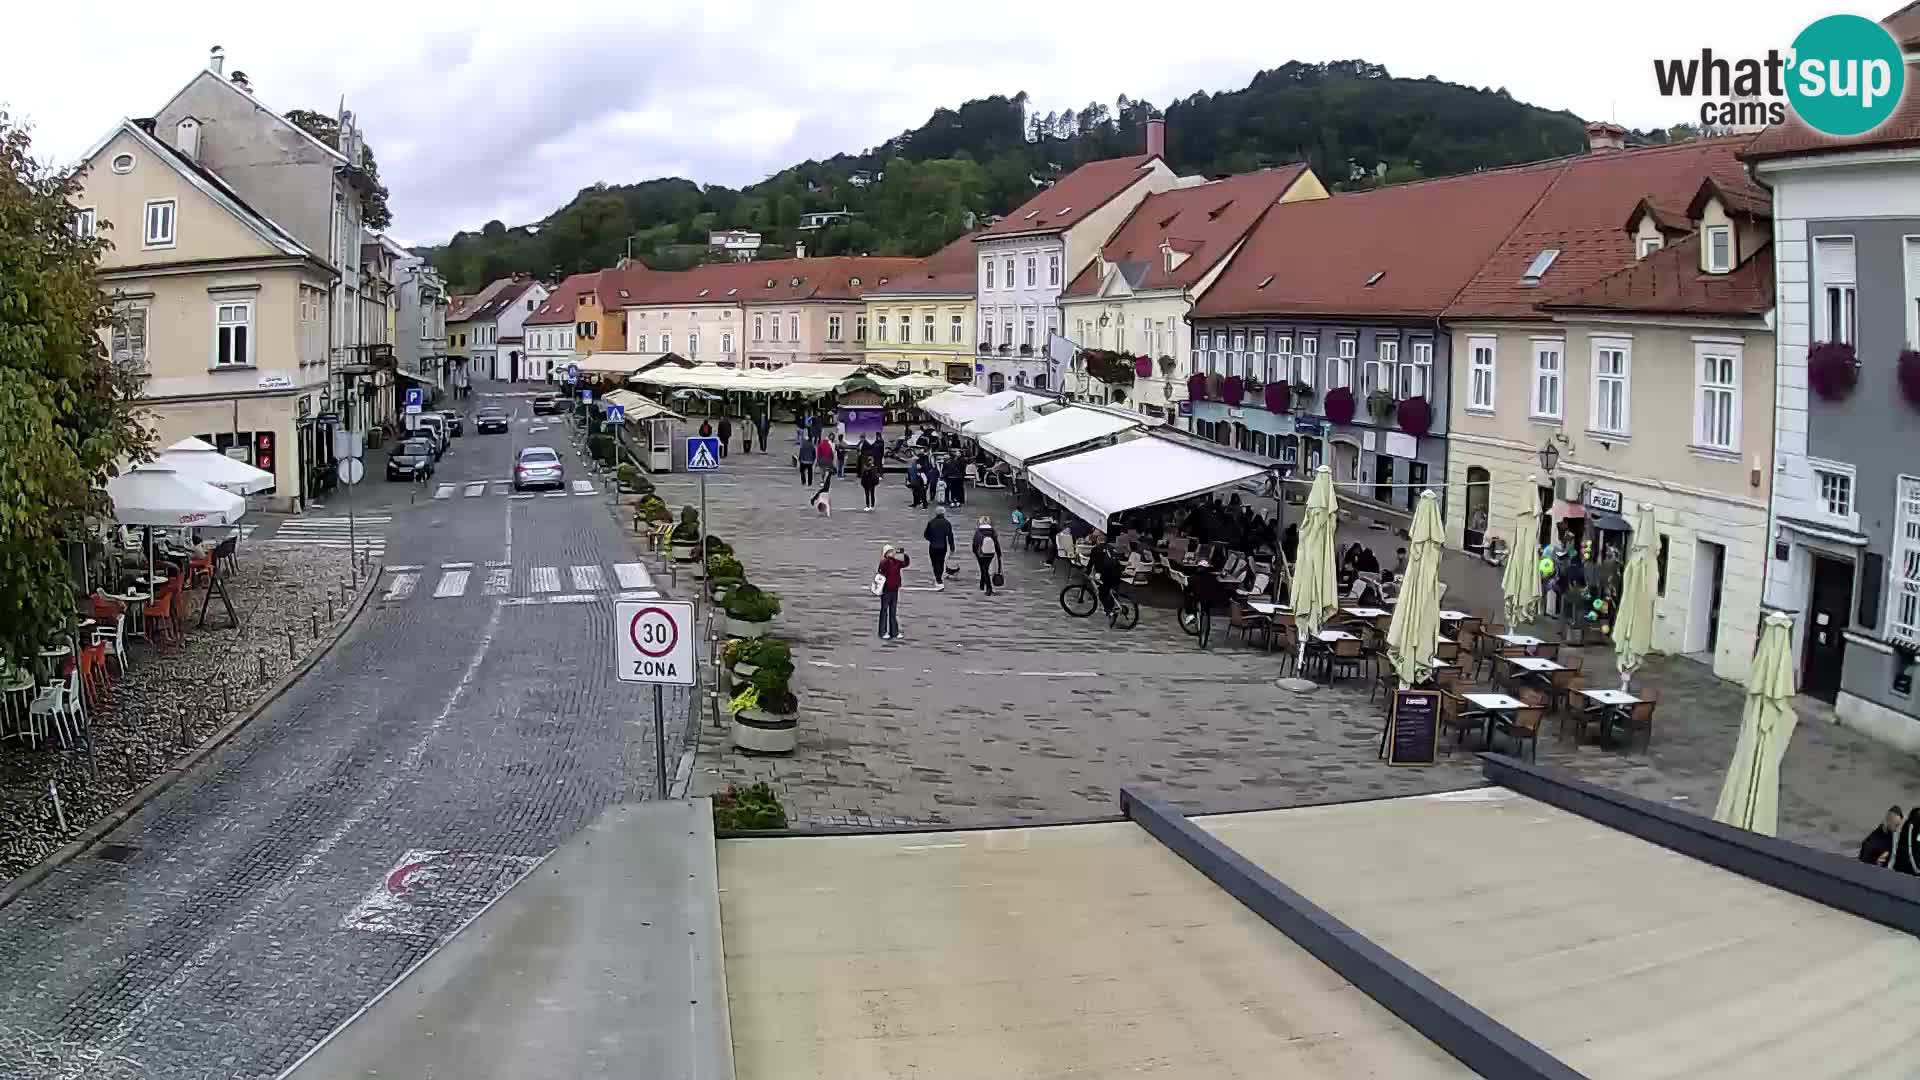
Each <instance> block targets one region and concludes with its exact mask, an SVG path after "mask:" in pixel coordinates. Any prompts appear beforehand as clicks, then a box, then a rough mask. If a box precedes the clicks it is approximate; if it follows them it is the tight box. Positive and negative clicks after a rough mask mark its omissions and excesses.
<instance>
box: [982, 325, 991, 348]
mask: <svg viewBox="0 0 1920 1080" xmlns="http://www.w3.org/2000/svg"><path fill="white" fill-rule="evenodd" d="M980 344H982V345H985V346H987V347H988V348H992V347H993V320H992V319H981V320H980Z"/></svg>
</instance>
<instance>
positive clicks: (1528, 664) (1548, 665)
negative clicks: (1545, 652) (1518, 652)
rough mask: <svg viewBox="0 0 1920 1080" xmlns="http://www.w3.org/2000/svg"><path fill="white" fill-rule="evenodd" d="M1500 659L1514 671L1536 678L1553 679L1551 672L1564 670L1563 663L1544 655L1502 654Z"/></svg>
mask: <svg viewBox="0 0 1920 1080" xmlns="http://www.w3.org/2000/svg"><path fill="white" fill-rule="evenodd" d="M1500 659H1502V660H1504V661H1506V662H1507V664H1509V665H1511V666H1512V667H1513V668H1514V670H1515V671H1517V672H1519V673H1520V674H1522V675H1526V676H1529V677H1532V678H1536V679H1544V680H1546V681H1547V682H1552V681H1553V673H1554V672H1556V671H1565V670H1567V667H1566V665H1565V664H1561V663H1558V662H1556V661H1553V660H1549V659H1547V658H1546V657H1544V656H1503V657H1501V658H1500Z"/></svg>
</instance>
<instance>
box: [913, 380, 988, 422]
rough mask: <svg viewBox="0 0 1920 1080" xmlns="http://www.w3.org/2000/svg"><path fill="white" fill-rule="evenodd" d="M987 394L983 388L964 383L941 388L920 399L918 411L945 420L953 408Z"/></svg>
mask: <svg viewBox="0 0 1920 1080" xmlns="http://www.w3.org/2000/svg"><path fill="white" fill-rule="evenodd" d="M986 396H987V392H986V391H985V390H982V389H980V388H979V387H976V386H971V385H968V384H966V383H961V384H960V385H958V386H954V387H951V388H949V389H946V390H942V391H940V392H939V393H937V394H932V395H929V396H927V397H924V398H921V399H920V411H921V412H923V413H926V414H927V415H928V416H931V417H933V418H935V419H937V420H945V419H946V418H947V417H948V416H949V415H951V414H952V412H953V410H954V409H956V408H959V407H960V406H961V405H963V404H965V403H967V402H969V401H979V400H981V399H982V398H984V397H986Z"/></svg>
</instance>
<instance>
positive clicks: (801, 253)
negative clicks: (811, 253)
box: [793, 244, 807, 259]
mask: <svg viewBox="0 0 1920 1080" xmlns="http://www.w3.org/2000/svg"><path fill="white" fill-rule="evenodd" d="M793 257H794V258H796V259H804V258H806V257H807V245H805V244H795V245H793Z"/></svg>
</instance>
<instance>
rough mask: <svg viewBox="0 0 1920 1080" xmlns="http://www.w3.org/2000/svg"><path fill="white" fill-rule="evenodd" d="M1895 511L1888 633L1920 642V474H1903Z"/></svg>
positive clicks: (1898, 638)
mask: <svg viewBox="0 0 1920 1080" xmlns="http://www.w3.org/2000/svg"><path fill="white" fill-rule="evenodd" d="M1894 514H1895V517H1894V526H1893V580H1892V582H1891V585H1892V596H1891V598H1890V601H1889V603H1888V605H1887V607H1888V609H1889V617H1888V620H1887V636H1888V637H1891V638H1893V639H1895V640H1897V641H1905V642H1920V477H1915V476H1903V477H1901V478H1900V480H1899V489H1898V496H1897V498H1896V499H1895V505H1894Z"/></svg>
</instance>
